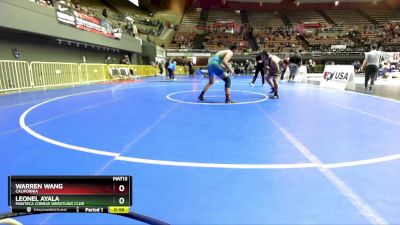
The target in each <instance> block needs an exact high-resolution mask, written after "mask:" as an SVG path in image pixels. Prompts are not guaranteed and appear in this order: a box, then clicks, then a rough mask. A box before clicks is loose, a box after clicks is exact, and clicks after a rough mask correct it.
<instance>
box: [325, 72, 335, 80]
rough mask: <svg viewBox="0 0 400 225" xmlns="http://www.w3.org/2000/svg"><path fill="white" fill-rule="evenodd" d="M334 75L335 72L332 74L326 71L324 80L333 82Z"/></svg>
mask: <svg viewBox="0 0 400 225" xmlns="http://www.w3.org/2000/svg"><path fill="white" fill-rule="evenodd" d="M334 74H335V72H333V73H332V72H328V71H326V72H325V73H324V80H326V81H328V80H332V78H333V75H334Z"/></svg>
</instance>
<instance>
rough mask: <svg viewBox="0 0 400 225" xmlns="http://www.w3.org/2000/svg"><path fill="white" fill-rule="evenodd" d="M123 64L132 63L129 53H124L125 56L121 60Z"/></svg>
mask: <svg viewBox="0 0 400 225" xmlns="http://www.w3.org/2000/svg"><path fill="white" fill-rule="evenodd" d="M121 64H131V60H130V59H129V56H128V55H124V58H122V60H121Z"/></svg>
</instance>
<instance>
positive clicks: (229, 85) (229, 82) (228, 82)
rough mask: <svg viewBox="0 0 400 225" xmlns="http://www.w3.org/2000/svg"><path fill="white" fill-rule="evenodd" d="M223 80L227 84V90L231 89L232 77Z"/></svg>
mask: <svg viewBox="0 0 400 225" xmlns="http://www.w3.org/2000/svg"><path fill="white" fill-rule="evenodd" d="M222 80H223V81H224V82H225V88H230V87H231V78H230V77H225V78H223V79H222Z"/></svg>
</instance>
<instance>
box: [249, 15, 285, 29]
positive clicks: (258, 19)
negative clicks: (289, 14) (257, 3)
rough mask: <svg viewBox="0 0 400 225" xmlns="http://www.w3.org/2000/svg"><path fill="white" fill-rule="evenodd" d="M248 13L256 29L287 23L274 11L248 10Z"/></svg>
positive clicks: (280, 25) (281, 25)
mask: <svg viewBox="0 0 400 225" xmlns="http://www.w3.org/2000/svg"><path fill="white" fill-rule="evenodd" d="M247 15H248V18H249V21H250V23H251V25H252V26H253V27H254V31H261V30H264V28H265V27H283V26H285V24H284V23H283V21H282V19H281V18H280V17H279V15H278V13H274V12H258V11H247Z"/></svg>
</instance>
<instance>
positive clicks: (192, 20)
mask: <svg viewBox="0 0 400 225" xmlns="http://www.w3.org/2000/svg"><path fill="white" fill-rule="evenodd" d="M200 14H201V11H197V10H195V9H188V10H186V11H185V13H184V14H183V18H182V22H181V27H187V28H191V27H192V28H193V27H196V25H197V24H198V22H199V19H200Z"/></svg>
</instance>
